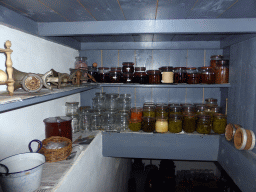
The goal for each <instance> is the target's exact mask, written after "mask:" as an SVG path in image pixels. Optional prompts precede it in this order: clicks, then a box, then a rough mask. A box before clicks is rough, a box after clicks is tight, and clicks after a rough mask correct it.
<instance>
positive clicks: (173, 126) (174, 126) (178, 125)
mask: <svg viewBox="0 0 256 192" xmlns="http://www.w3.org/2000/svg"><path fill="white" fill-rule="evenodd" d="M168 130H169V132H171V133H180V132H181V131H182V115H179V114H170V115H169V121H168Z"/></svg>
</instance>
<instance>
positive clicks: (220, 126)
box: [212, 113, 227, 134]
mask: <svg viewBox="0 0 256 192" xmlns="http://www.w3.org/2000/svg"><path fill="white" fill-rule="evenodd" d="M226 126H227V116H226V115H224V114H221V113H215V114H214V116H213V128H212V130H213V131H214V133H218V134H223V133H225V128H226Z"/></svg>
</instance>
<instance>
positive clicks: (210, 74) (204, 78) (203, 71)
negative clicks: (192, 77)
mask: <svg viewBox="0 0 256 192" xmlns="http://www.w3.org/2000/svg"><path fill="white" fill-rule="evenodd" d="M198 70H199V74H200V76H199V82H200V83H202V84H214V83H215V73H214V70H213V68H212V67H199V68H198Z"/></svg>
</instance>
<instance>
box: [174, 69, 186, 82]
mask: <svg viewBox="0 0 256 192" xmlns="http://www.w3.org/2000/svg"><path fill="white" fill-rule="evenodd" d="M186 78H187V72H186V67H175V68H174V83H186V82H187V80H186Z"/></svg>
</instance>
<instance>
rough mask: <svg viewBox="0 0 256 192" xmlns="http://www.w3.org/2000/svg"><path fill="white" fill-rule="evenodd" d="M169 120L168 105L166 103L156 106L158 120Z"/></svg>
mask: <svg viewBox="0 0 256 192" xmlns="http://www.w3.org/2000/svg"><path fill="white" fill-rule="evenodd" d="M160 117H162V118H168V105H167V104H165V103H161V104H160V103H159V104H156V118H160Z"/></svg>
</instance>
